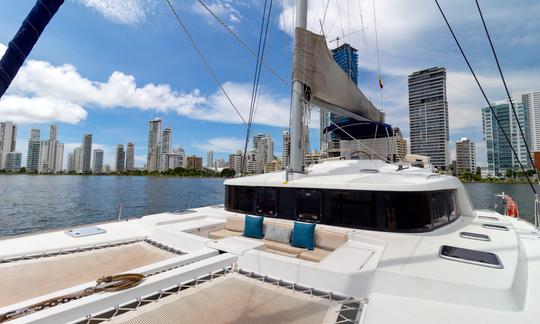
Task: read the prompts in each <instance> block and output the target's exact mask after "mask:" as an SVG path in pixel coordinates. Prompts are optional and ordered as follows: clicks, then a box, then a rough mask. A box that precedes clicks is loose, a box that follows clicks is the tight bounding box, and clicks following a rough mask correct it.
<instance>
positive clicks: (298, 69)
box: [293, 27, 384, 123]
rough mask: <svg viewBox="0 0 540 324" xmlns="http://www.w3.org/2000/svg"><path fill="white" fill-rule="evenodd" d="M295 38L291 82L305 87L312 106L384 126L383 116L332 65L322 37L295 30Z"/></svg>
mask: <svg viewBox="0 0 540 324" xmlns="http://www.w3.org/2000/svg"><path fill="white" fill-rule="evenodd" d="M295 37H296V48H295V49H294V63H293V81H300V82H302V83H303V84H304V85H306V86H307V89H308V91H309V94H310V101H311V103H313V104H314V105H316V106H320V107H321V108H324V109H326V110H328V111H331V112H334V113H336V114H338V115H341V116H347V117H351V118H354V119H357V120H369V121H374V122H377V123H384V113H383V112H381V111H380V110H379V109H377V108H376V107H375V106H374V105H373V104H372V103H371V101H369V99H368V98H366V96H365V95H364V94H363V93H362V92H361V91H360V89H358V87H357V86H356V85H355V84H354V82H352V81H351V79H350V78H349V76H348V75H347V74H346V73H345V72H344V71H343V70H342V69H341V67H340V66H339V65H338V64H337V63H336V62H335V61H334V58H333V57H332V55H331V54H330V51H329V50H328V47H327V46H326V40H325V39H324V37H323V36H321V35H317V34H314V33H312V32H310V31H307V30H306V29H304V28H299V27H298V28H296V31H295Z"/></svg>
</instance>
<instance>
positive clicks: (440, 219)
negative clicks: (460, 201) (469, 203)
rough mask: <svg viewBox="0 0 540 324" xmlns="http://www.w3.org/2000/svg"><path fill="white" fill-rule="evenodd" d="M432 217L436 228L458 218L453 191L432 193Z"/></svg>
mask: <svg viewBox="0 0 540 324" xmlns="http://www.w3.org/2000/svg"><path fill="white" fill-rule="evenodd" d="M430 196H431V217H432V218H433V226H434V227H435V228H437V227H439V226H442V225H444V224H446V223H448V222H450V221H452V220H454V219H456V218H457V216H458V213H457V210H456V199H455V195H454V192H453V191H439V192H432V193H431V194H430Z"/></svg>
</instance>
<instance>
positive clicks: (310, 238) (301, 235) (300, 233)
mask: <svg viewBox="0 0 540 324" xmlns="http://www.w3.org/2000/svg"><path fill="white" fill-rule="evenodd" d="M291 245H292V246H294V247H299V248H305V249H308V250H313V249H314V248H315V224H312V223H299V222H294V228H293V234H292V242H291Z"/></svg>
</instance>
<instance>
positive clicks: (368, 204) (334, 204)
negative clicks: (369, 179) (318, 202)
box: [328, 190, 377, 228]
mask: <svg viewBox="0 0 540 324" xmlns="http://www.w3.org/2000/svg"><path fill="white" fill-rule="evenodd" d="M329 193H330V215H331V217H328V222H329V223H330V224H332V225H337V226H346V227H351V226H352V227H366V228H376V227H377V214H376V206H375V199H374V195H375V194H374V193H372V192H367V191H352V190H350V191H339V190H331V191H330V192H329Z"/></svg>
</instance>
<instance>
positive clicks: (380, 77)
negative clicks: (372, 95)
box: [379, 76, 384, 89]
mask: <svg viewBox="0 0 540 324" xmlns="http://www.w3.org/2000/svg"><path fill="white" fill-rule="evenodd" d="M379 87H380V88H381V89H382V88H384V83H383V80H382V76H379Z"/></svg>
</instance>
